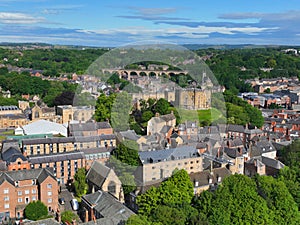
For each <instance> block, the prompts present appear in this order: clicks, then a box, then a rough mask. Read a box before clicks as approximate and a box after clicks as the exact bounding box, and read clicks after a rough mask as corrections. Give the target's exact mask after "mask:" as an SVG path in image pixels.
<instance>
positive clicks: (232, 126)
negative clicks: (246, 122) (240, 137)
mask: <svg viewBox="0 0 300 225" xmlns="http://www.w3.org/2000/svg"><path fill="white" fill-rule="evenodd" d="M227 131H230V132H239V133H244V131H245V128H244V126H242V125H236V124H229V125H228V127H227Z"/></svg>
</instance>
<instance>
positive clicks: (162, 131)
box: [160, 125, 172, 133]
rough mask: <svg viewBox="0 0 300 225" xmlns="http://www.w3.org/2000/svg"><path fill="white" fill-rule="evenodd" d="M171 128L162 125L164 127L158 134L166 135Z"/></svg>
mask: <svg viewBox="0 0 300 225" xmlns="http://www.w3.org/2000/svg"><path fill="white" fill-rule="evenodd" d="M171 128H172V127H171V126H167V125H164V126H163V127H162V128H161V131H160V133H167V132H168V131H169V130H170V129H171Z"/></svg>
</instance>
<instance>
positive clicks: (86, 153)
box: [80, 147, 114, 155]
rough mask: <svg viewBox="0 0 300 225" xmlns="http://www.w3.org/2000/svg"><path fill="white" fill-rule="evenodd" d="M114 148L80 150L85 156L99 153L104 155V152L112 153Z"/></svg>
mask: <svg viewBox="0 0 300 225" xmlns="http://www.w3.org/2000/svg"><path fill="white" fill-rule="evenodd" d="M113 149H114V148H112V147H109V148H105V147H100V148H85V149H80V151H81V152H82V153H84V154H85V155H88V154H97V153H103V152H111V151H112V150H113Z"/></svg>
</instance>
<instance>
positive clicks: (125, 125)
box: [111, 91, 132, 131]
mask: <svg viewBox="0 0 300 225" xmlns="http://www.w3.org/2000/svg"><path fill="white" fill-rule="evenodd" d="M131 102H132V98H131V96H130V94H128V93H127V92H125V91H124V92H121V93H119V94H118V95H117V97H116V99H115V101H114V104H113V105H112V108H111V125H112V127H113V128H114V130H115V131H125V130H128V129H129V114H130V112H131V108H132V104H131Z"/></svg>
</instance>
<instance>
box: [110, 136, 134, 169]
mask: <svg viewBox="0 0 300 225" xmlns="http://www.w3.org/2000/svg"><path fill="white" fill-rule="evenodd" d="M113 154H114V155H115V156H116V158H117V159H118V160H120V161H121V162H122V163H126V164H128V165H131V166H138V165H140V162H139V154H138V145H137V143H136V142H135V141H131V140H125V141H123V142H122V143H120V144H119V145H118V146H117V148H116V149H115V150H114V153H113Z"/></svg>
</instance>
